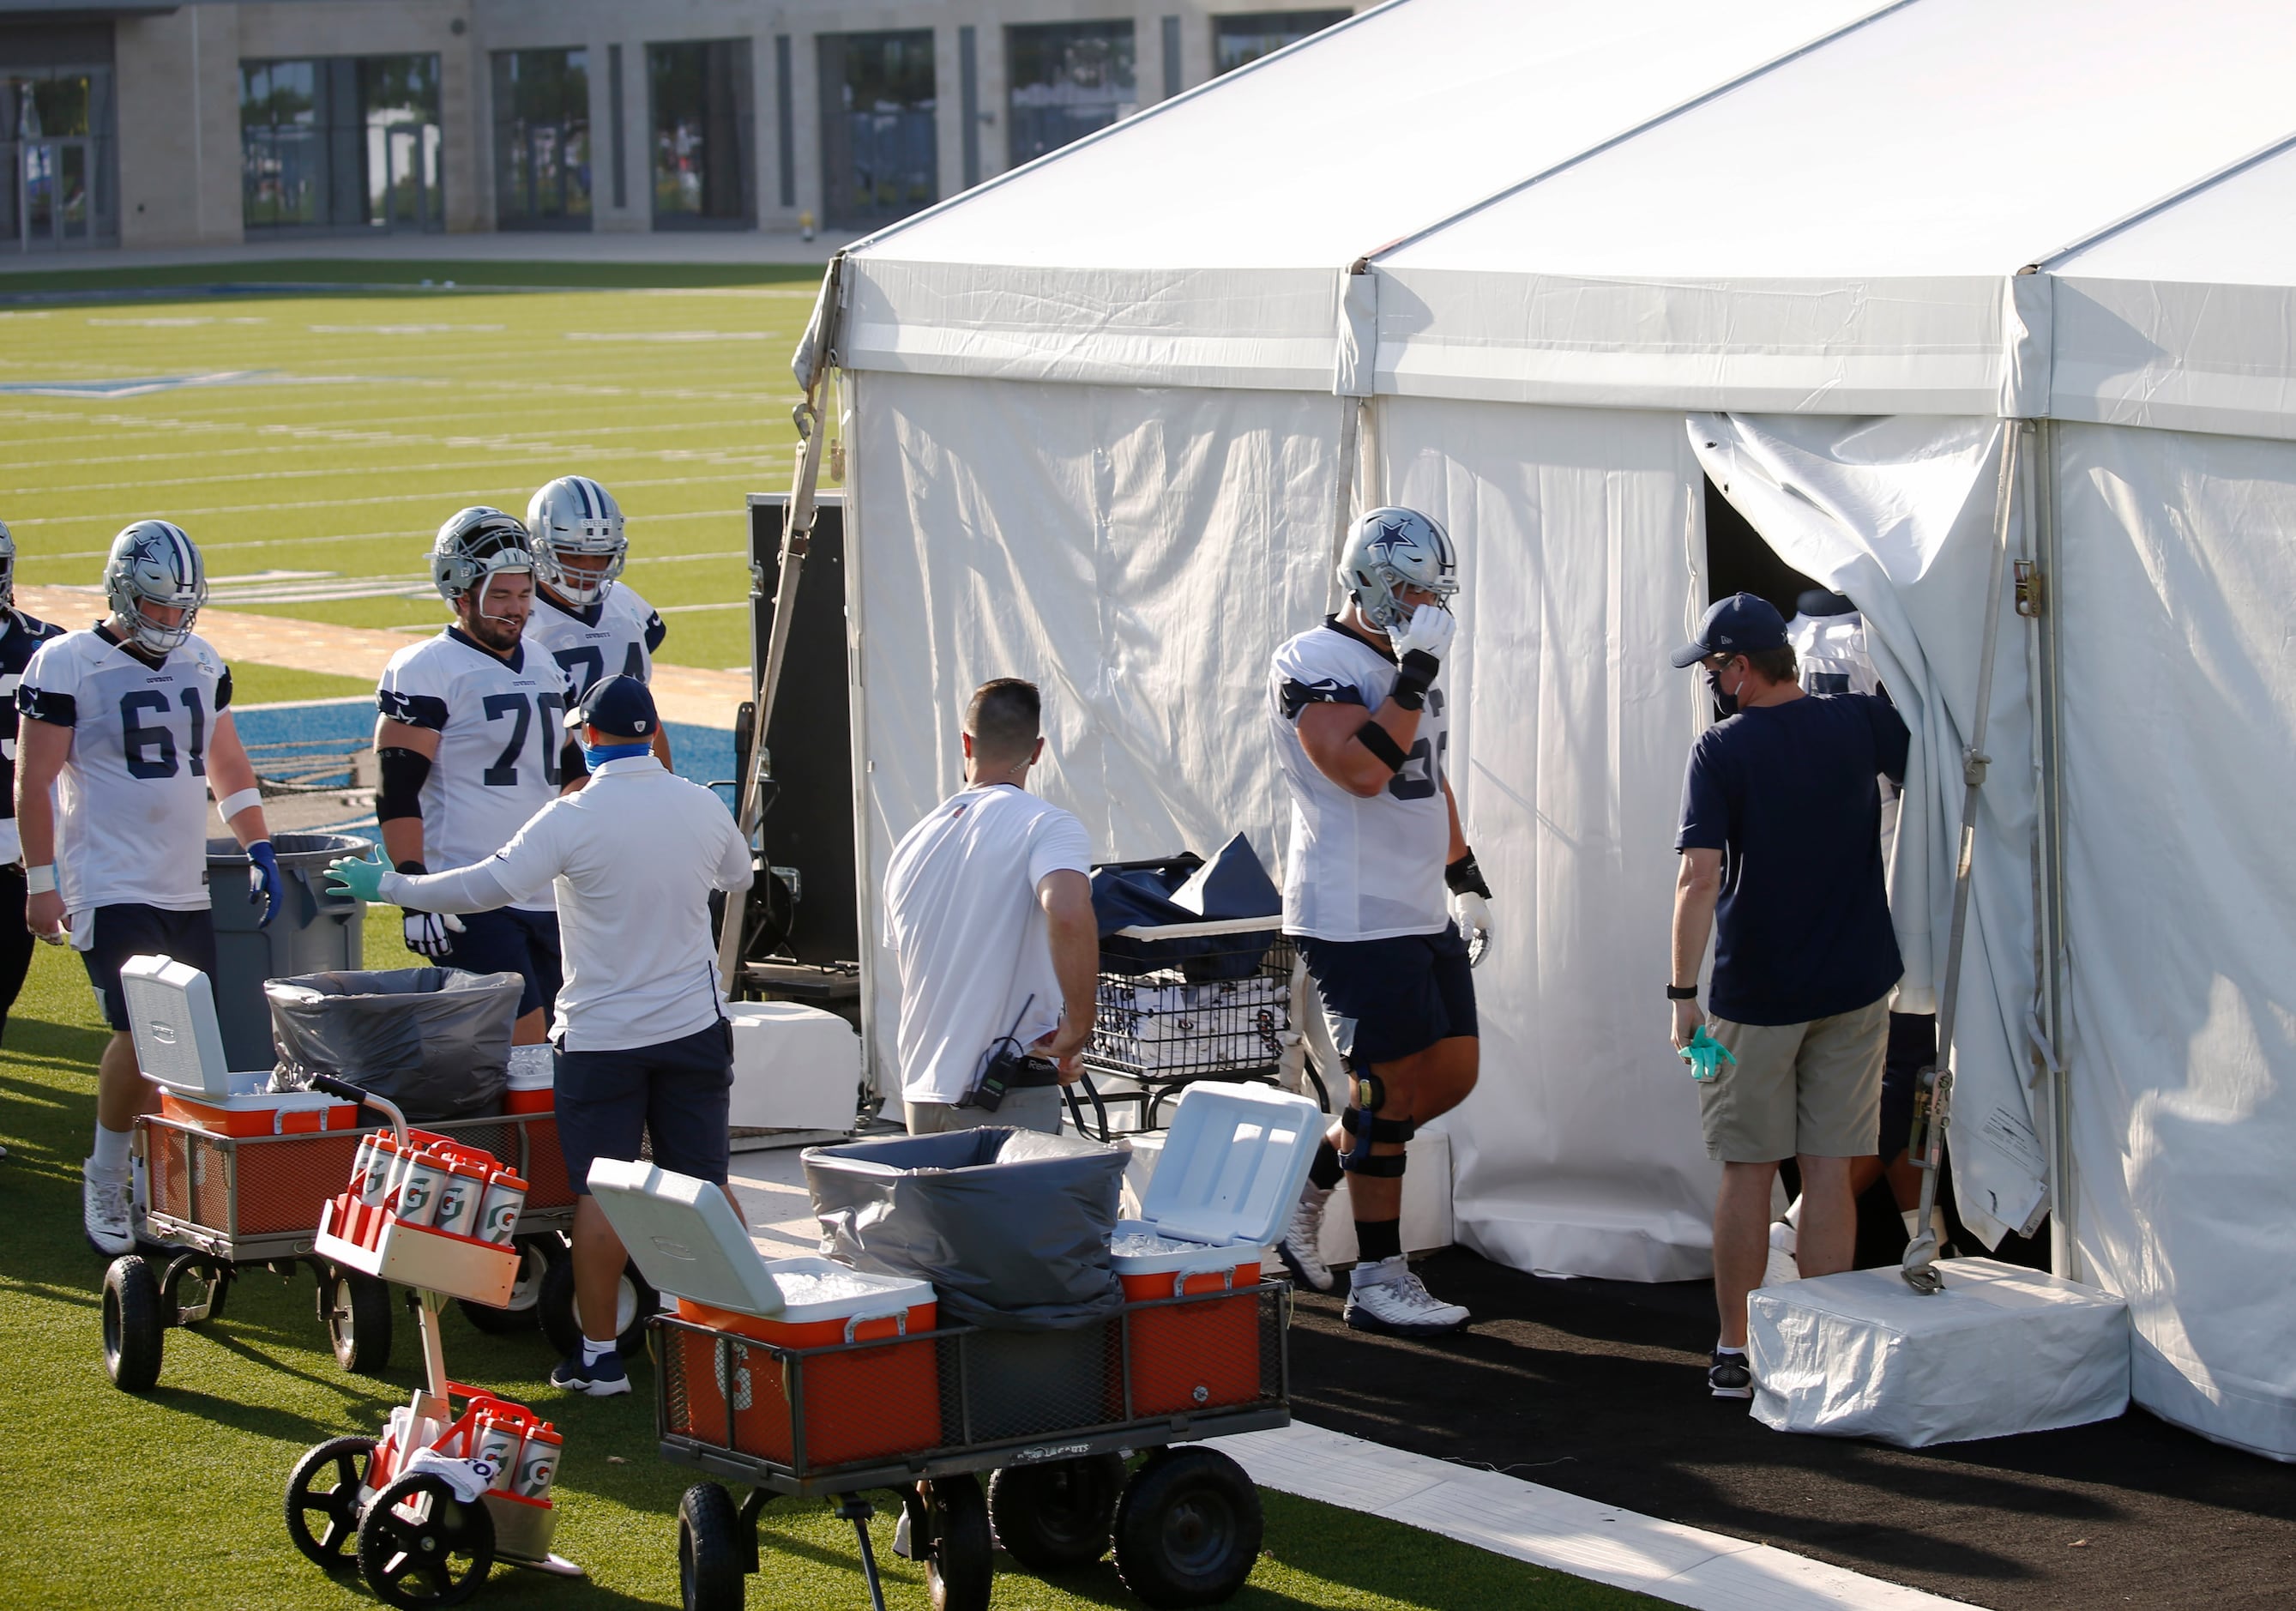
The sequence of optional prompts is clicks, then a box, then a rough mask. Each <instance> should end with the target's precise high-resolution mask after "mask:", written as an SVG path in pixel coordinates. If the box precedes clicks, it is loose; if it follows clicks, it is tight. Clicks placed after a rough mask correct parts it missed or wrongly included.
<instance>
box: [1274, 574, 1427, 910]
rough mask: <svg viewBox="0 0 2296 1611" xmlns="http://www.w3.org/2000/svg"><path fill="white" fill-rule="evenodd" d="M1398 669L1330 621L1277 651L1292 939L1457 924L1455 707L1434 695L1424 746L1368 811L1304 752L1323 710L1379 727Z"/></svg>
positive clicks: (1423, 724) (1286, 902) (1286, 896)
mask: <svg viewBox="0 0 2296 1611" xmlns="http://www.w3.org/2000/svg"><path fill="white" fill-rule="evenodd" d="M1395 675H1396V664H1395V662H1394V661H1392V660H1390V659H1389V658H1388V656H1387V655H1386V654H1385V653H1382V652H1381V651H1380V650H1378V649H1375V648H1374V647H1373V646H1372V645H1370V644H1369V643H1368V642H1366V641H1365V639H1363V638H1361V637H1357V635H1356V634H1355V633H1353V632H1351V631H1349V630H1348V629H1346V628H1345V627H1342V626H1341V625H1340V624H1339V622H1338V621H1337V620H1336V619H1326V620H1325V621H1324V624H1323V625H1322V626H1320V627H1315V628H1311V629H1308V631H1305V632H1302V633H1300V635H1299V636H1298V637H1294V638H1292V640H1291V641H1290V642H1288V643H1286V644H1285V645H1283V647H1282V648H1280V649H1278V650H1276V651H1275V667H1274V670H1273V673H1272V675H1271V676H1270V678H1269V680H1268V712H1267V715H1268V720H1269V722H1270V723H1271V724H1272V726H1273V727H1274V729H1275V749H1276V753H1277V755H1278V756H1279V757H1280V758H1281V760H1282V763H1283V781H1284V782H1285V784H1286V785H1289V786H1290V788H1291V792H1292V848H1291V852H1290V854H1289V855H1287V856H1286V857H1285V858H1284V859H1283V932H1284V933H1287V934H1308V935H1311V936H1313V937H1315V938H1316V939H1319V940H1385V939H1389V938H1391V937H1393V936H1395V935H1398V934H1436V933H1441V932H1442V931H1443V929H1444V927H1445V925H1447V924H1448V923H1449V922H1450V921H1451V914H1450V908H1449V904H1448V900H1447V896H1446V893H1445V890H1444V884H1443V867H1444V865H1445V862H1446V860H1447V858H1448V856H1449V853H1450V849H1451V813H1450V807H1449V806H1448V804H1447V802H1446V801H1445V800H1444V798H1443V776H1444V763H1445V760H1446V754H1445V752H1446V751H1447V749H1448V748H1449V746H1450V736H1451V735H1450V728H1451V723H1450V719H1449V716H1448V715H1447V707H1448V704H1449V701H1448V700H1447V698H1446V697H1445V695H1444V691H1443V689H1442V687H1441V686H1440V685H1438V686H1435V687H1432V688H1430V689H1429V690H1428V691H1427V704H1426V708H1425V709H1424V710H1423V711H1421V713H1420V717H1419V736H1418V740H1417V742H1415V744H1412V746H1411V748H1410V749H1409V751H1408V752H1406V760H1405V761H1404V766H1403V769H1402V770H1401V771H1399V772H1398V773H1397V774H1396V775H1395V776H1394V777H1391V778H1390V779H1389V780H1388V785H1387V787H1386V788H1385V789H1384V790H1383V791H1382V792H1381V793H1378V794H1375V795H1374V796H1372V797H1371V798H1370V799H1368V800H1365V799H1363V798H1361V797H1359V796H1357V795H1354V794H1350V793H1348V792H1347V790H1345V789H1343V788H1341V786H1340V785H1338V784H1336V783H1333V781H1332V780H1331V779H1330V778H1328V777H1324V775H1323V773H1321V772H1319V771H1317V770H1316V763H1315V762H1314V761H1312V760H1308V751H1307V747H1306V746H1305V745H1304V744H1301V743H1300V729H1299V721H1300V711H1304V710H1306V709H1307V708H1308V706H1309V705H1311V704H1321V703H1339V704H1348V705H1358V706H1360V707H1362V709H1363V712H1364V714H1365V717H1366V718H1368V717H1369V716H1370V714H1371V712H1372V711H1376V710H1378V709H1379V707H1380V706H1381V705H1382V704H1384V703H1387V696H1388V695H1389V694H1390V692H1392V691H1393V689H1394V687H1395Z"/></svg>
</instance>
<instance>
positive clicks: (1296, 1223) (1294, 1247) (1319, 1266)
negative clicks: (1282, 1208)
mask: <svg viewBox="0 0 2296 1611" xmlns="http://www.w3.org/2000/svg"><path fill="white" fill-rule="evenodd" d="M1331 1200H1332V1194H1331V1192H1330V1191H1329V1190H1327V1189H1326V1188H1323V1187H1320V1186H1316V1185H1315V1184H1313V1183H1312V1182H1311V1183H1310V1184H1308V1185H1307V1186H1305V1187H1302V1188H1300V1201H1299V1202H1298V1203H1297V1204H1295V1205H1294V1206H1293V1207H1292V1223H1291V1224H1289V1225H1288V1226H1286V1227H1284V1229H1283V1240H1282V1241H1280V1242H1278V1243H1277V1244H1276V1245H1275V1256H1276V1257H1277V1258H1279V1259H1281V1260H1283V1268H1284V1269H1286V1270H1290V1271H1291V1272H1292V1279H1293V1280H1295V1281H1297V1282H1299V1283H1300V1286H1312V1287H1314V1288H1315V1289H1316V1291H1317V1292H1329V1291H1331V1290H1332V1287H1333V1286H1334V1285H1335V1283H1334V1282H1333V1278H1332V1267H1331V1266H1330V1265H1328V1264H1326V1263H1324V1253H1323V1241H1324V1204H1326V1203H1329V1202H1330V1201H1331Z"/></svg>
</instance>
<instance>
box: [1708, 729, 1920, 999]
mask: <svg viewBox="0 0 2296 1611" xmlns="http://www.w3.org/2000/svg"><path fill="white" fill-rule="evenodd" d="M1910 742H1911V740H1910V737H1909V736H1908V735H1907V731H1906V724H1905V722H1904V721H1903V720H1902V719H1900V718H1899V717H1898V712H1897V711H1896V710H1895V709H1894V708H1892V707H1891V705H1890V702H1889V701H1888V700H1886V699H1882V698H1878V697H1876V696H1875V695H1871V694H1833V695H1806V696H1804V697H1803V698H1800V699H1792V700H1788V701H1787V702H1786V703H1784V704H1777V705H1760V706H1756V707H1754V708H1752V709H1750V710H1745V711H1740V712H1738V714H1737V715H1735V716H1733V717H1731V718H1730V719H1728V720H1726V721H1723V722H1718V723H1717V724H1716V725H1715V726H1713V727H1709V728H1707V729H1706V731H1705V732H1704V733H1703V734H1702V735H1701V736H1700V737H1699V740H1698V742H1697V744H1694V745H1693V746H1692V748H1691V752H1690V769H1689V772H1688V774H1687V776H1685V777H1684V779H1683V784H1682V829H1681V831H1680V832H1679V833H1677V834H1676V835H1675V837H1674V848H1675V849H1676V850H1677V851H1686V850H1715V851H1721V852H1722V894H1721V899H1720V900H1719V901H1718V903H1717V905H1716V907H1715V909H1714V984H1713V992H1712V996H1711V999H1710V1002H1709V1004H1708V1005H1709V1009H1710V1011H1711V1012H1712V1013H1713V1014H1714V1015H1715V1016H1716V1017H1718V1018H1726V1019H1728V1020H1730V1021H1731V1022H1732V1023H1808V1022H1809V1021H1810V1020H1811V1019H1813V1018H1830V1017H1832V1016H1833V1015H1834V1014H1836V1013H1847V1012H1854V1011H1856V1010H1857V1008H1859V1007H1866V1006H1867V1005H1869V1004H1871V1003H1872V1002H1874V1001H1876V1000H1879V999H1881V998H1882V995H1883V994H1885V993H1886V992H1887V991H1888V990H1889V989H1890V986H1892V985H1894V984H1896V983H1897V982H1898V975H1899V974H1903V973H1904V972H1905V963H1904V961H1903V959H1902V958H1899V956H1898V936H1897V933H1896V931H1895V929H1893V928H1892V927H1891V925H1890V901H1889V896H1888V893H1887V892H1886V890H1885V888H1884V886H1883V883H1882V875H1883V868H1882V797H1881V791H1880V790H1879V789H1878V788H1877V787H1876V786H1875V784H1874V777H1875V775H1876V774H1879V775H1881V776H1883V777H1888V778H1889V779H1890V781H1891V782H1892V783H1898V784H1902V783H1903V782H1904V781H1905V776H1906V750H1907V745H1908V744H1909V743H1910Z"/></svg>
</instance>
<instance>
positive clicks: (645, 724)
mask: <svg viewBox="0 0 2296 1611" xmlns="http://www.w3.org/2000/svg"><path fill="white" fill-rule="evenodd" d="M566 725H567V726H568V727H595V728H597V729H598V731H599V732H601V733H614V734H623V733H632V734H636V733H652V731H653V730H654V729H655V728H656V727H660V725H661V718H660V716H658V715H656V714H655V713H654V708H653V695H652V694H651V693H649V692H647V690H646V686H645V684H644V683H642V682H640V681H639V680H638V679H637V678H635V677H608V678H601V679H600V680H598V681H597V682H594V683H593V684H591V685H590V691H589V692H588V693H587V694H585V695H582V697H581V698H580V699H579V700H578V701H576V702H575V705H574V708H573V709H572V710H570V711H567V712H566Z"/></svg>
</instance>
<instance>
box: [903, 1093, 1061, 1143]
mask: <svg viewBox="0 0 2296 1611" xmlns="http://www.w3.org/2000/svg"><path fill="white" fill-rule="evenodd" d="M901 1107H902V1110H903V1115H904V1116H905V1117H906V1119H907V1120H908V1122H909V1134H911V1135H913V1136H938V1135H945V1134H947V1132H948V1131H950V1130H985V1129H987V1128H988V1126H989V1125H992V1124H1003V1125H1009V1126H1010V1127H1011V1128H1013V1129H1014V1130H1042V1131H1044V1132H1045V1134H1046V1135H1048V1136H1057V1135H1059V1134H1060V1133H1061V1120H1062V1118H1063V1117H1064V1116H1065V1114H1066V1109H1065V1108H1064V1107H1063V1106H1062V1097H1061V1088H1060V1087H1059V1086H1057V1085H1031V1086H1029V1087H1026V1088H1025V1089H1021V1090H1013V1091H1006V1092H1005V1100H1004V1101H1002V1102H1000V1103H998V1104H997V1105H996V1112H995V1113H993V1114H992V1113H990V1112H989V1111H988V1109H987V1108H985V1107H957V1106H954V1105H953V1104H950V1103H947V1102H906V1101H905V1102H903V1103H902V1104H901Z"/></svg>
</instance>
